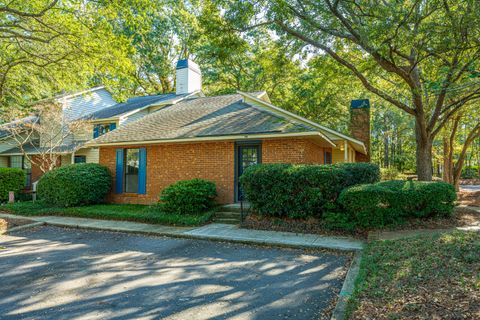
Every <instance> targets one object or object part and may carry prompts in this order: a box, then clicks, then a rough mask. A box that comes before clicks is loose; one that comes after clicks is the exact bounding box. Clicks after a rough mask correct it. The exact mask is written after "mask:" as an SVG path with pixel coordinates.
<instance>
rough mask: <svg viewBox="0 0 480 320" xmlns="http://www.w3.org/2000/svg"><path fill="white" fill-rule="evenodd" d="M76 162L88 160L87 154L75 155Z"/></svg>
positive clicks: (74, 160)
mask: <svg viewBox="0 0 480 320" xmlns="http://www.w3.org/2000/svg"><path fill="white" fill-rule="evenodd" d="M73 162H74V163H85V162H87V157H86V156H75V158H74V159H73Z"/></svg>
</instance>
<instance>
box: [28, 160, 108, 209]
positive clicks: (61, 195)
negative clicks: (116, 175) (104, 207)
mask: <svg viewBox="0 0 480 320" xmlns="http://www.w3.org/2000/svg"><path fill="white" fill-rule="evenodd" d="M111 183H112V177H111V175H110V172H109V171H108V169H107V168H106V167H104V166H102V165H99V164H96V163H79V164H71V165H67V166H63V167H60V168H57V169H54V170H52V171H49V172H47V173H45V174H44V175H43V176H42V178H40V181H39V182H38V186H37V194H38V198H39V199H41V200H43V201H45V202H46V203H47V204H50V205H55V206H61V207H73V206H81V205H87V204H95V203H101V202H103V201H104V200H105V197H106V195H107V193H108V192H109V191H110V187H111Z"/></svg>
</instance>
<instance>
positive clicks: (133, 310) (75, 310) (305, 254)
mask: <svg viewBox="0 0 480 320" xmlns="http://www.w3.org/2000/svg"><path fill="white" fill-rule="evenodd" d="M346 262H347V257H346V256H343V255H335V254H330V253H323V252H316V251H303V250H291V249H279V248H265V247H254V246H247V245H239V244H228V243H218V242H209V241H200V240H187V239H171V238H164V237H147V236H139V235H131V234H122V233H109V232H99V231H85V230H76V229H62V228H55V227H41V228H36V229H31V230H24V231H20V232H17V233H15V234H13V235H8V236H0V275H1V278H0V279H1V282H0V319H319V318H320V319H321V318H322V311H323V310H324V309H325V308H328V306H329V305H330V304H331V302H332V299H333V298H334V296H335V292H338V291H339V290H340V288H341V286H342V282H343V281H342V280H343V277H344V275H345V272H346V270H345V264H346Z"/></svg>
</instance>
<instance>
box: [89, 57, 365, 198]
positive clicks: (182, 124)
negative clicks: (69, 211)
mask: <svg viewBox="0 0 480 320" xmlns="http://www.w3.org/2000/svg"><path fill="white" fill-rule="evenodd" d="M176 80H177V81H176V89H177V92H176V94H177V95H182V94H183V95H184V94H190V93H194V92H196V93H198V94H194V95H189V96H188V98H186V99H182V100H179V101H177V102H172V103H171V104H168V105H163V106H162V107H159V108H157V109H156V110H155V111H154V112H151V113H150V114H148V115H146V116H144V117H142V118H140V119H139V120H137V121H133V122H131V123H128V124H126V125H124V126H122V127H120V128H117V129H116V130H114V131H111V132H108V133H107V134H105V135H103V136H101V137H99V138H97V139H94V140H92V141H90V142H89V143H87V146H89V147H95V148H99V152H100V155H99V163H100V164H103V165H105V166H107V167H108V168H109V169H110V171H111V172H112V175H113V180H114V181H113V186H114V188H113V190H112V192H111V194H110V195H109V201H110V202H113V203H139V204H149V203H153V202H156V201H158V196H159V193H160V191H161V190H162V189H163V188H165V187H167V186H168V185H170V184H172V183H174V182H176V181H179V180H187V179H193V178H203V179H207V180H211V181H213V182H215V183H216V186H217V192H218V199H217V200H218V202H219V203H225V204H226V203H234V202H236V201H238V200H239V199H240V198H241V197H242V194H241V190H239V185H238V177H239V176H240V175H241V174H242V172H243V171H244V170H245V168H246V167H248V166H249V165H251V164H255V163H296V164H328V163H335V162H355V161H368V160H369V158H368V143H369V132H370V131H369V126H370V119H369V108H368V100H355V101H353V102H352V106H351V107H352V109H351V110H352V113H351V114H352V117H351V119H352V122H354V124H355V125H354V126H353V128H352V130H351V131H352V133H353V134H354V135H355V136H354V137H350V136H347V135H345V134H342V133H339V132H337V131H335V130H332V129H329V128H327V127H324V126H322V125H320V124H318V123H315V122H312V121H310V120H307V119H305V118H302V117H300V116H298V115H295V114H293V113H291V112H288V111H286V110H283V109H281V108H279V107H276V106H274V105H273V104H271V102H270V100H269V98H268V95H267V94H266V93H265V92H237V93H235V94H228V95H221V96H213V97H206V96H204V95H203V94H202V93H201V73H200V69H199V67H198V66H197V65H196V64H195V63H193V62H192V61H190V60H182V61H179V62H178V64H177V79H176Z"/></svg>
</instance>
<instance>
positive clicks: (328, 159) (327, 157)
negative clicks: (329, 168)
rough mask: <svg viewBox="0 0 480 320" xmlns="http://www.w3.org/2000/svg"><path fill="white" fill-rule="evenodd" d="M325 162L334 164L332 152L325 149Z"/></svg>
mask: <svg viewBox="0 0 480 320" xmlns="http://www.w3.org/2000/svg"><path fill="white" fill-rule="evenodd" d="M324 163H325V164H332V153H331V152H330V151H325V159H324Z"/></svg>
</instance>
